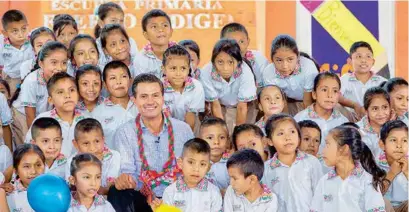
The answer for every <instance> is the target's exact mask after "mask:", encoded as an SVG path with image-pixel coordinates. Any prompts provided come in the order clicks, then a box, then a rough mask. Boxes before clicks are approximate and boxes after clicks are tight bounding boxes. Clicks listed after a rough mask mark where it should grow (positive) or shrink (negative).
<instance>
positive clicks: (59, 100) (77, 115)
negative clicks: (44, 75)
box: [25, 72, 87, 158]
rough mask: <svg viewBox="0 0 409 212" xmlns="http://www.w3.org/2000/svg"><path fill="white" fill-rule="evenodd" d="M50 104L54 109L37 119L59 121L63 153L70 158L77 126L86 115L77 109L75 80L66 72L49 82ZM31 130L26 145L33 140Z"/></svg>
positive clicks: (57, 74) (58, 74) (55, 75)
mask: <svg viewBox="0 0 409 212" xmlns="http://www.w3.org/2000/svg"><path fill="white" fill-rule="evenodd" d="M47 90H48V102H49V103H50V104H53V105H54V109H52V110H50V111H47V112H44V113H41V114H40V115H38V116H37V117H36V119H39V118H41V117H49V118H53V119H55V120H57V121H58V123H59V124H60V126H61V131H62V138H63V139H62V146H61V153H62V154H64V155H65V157H67V158H68V157H70V156H71V155H72V154H73V153H74V151H75V149H74V148H73V144H72V140H73V139H74V129H75V125H76V124H77V123H78V122H79V121H81V120H82V119H84V118H87V115H86V114H83V113H81V111H79V110H77V109H75V106H76V105H77V104H78V89H77V86H76V85H75V80H74V78H72V77H71V76H70V75H68V74H67V73H66V72H60V73H56V74H54V76H52V77H51V79H50V80H49V81H48V82H47ZM32 139H33V138H32V134H31V128H30V129H29V130H28V132H27V135H26V140H25V143H29V142H30V141H31V140H32Z"/></svg>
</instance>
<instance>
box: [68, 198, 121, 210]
mask: <svg viewBox="0 0 409 212" xmlns="http://www.w3.org/2000/svg"><path fill="white" fill-rule="evenodd" d="M67 212H115V209H114V208H113V207H112V205H111V203H109V202H108V201H107V200H105V199H104V196H102V195H99V194H97V195H96V196H95V197H94V202H92V205H91V207H90V208H89V209H87V208H86V207H85V206H84V205H81V203H80V202H79V201H77V200H75V199H74V198H73V197H71V205H70V208H69V209H68V211H67Z"/></svg>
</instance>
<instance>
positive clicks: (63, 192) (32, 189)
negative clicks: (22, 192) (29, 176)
mask: <svg viewBox="0 0 409 212" xmlns="http://www.w3.org/2000/svg"><path fill="white" fill-rule="evenodd" d="M27 199H28V203H29V204H30V206H31V208H32V209H33V210H35V211H36V212H66V211H67V210H68V208H69V207H70V202H71V193H70V189H69V187H68V184H67V182H65V180H64V179H62V178H61V177H58V176H56V175H52V174H43V175H40V176H38V177H36V178H34V180H33V181H31V183H30V185H29V186H28V190H27Z"/></svg>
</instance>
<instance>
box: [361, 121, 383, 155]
mask: <svg viewBox="0 0 409 212" xmlns="http://www.w3.org/2000/svg"><path fill="white" fill-rule="evenodd" d="M356 124H357V125H358V126H359V131H360V133H361V136H362V141H363V142H364V143H365V144H366V145H367V146H368V148H369V149H370V150H371V152H372V154H373V155H377V154H378V153H379V151H381V148H380V147H379V140H380V139H381V138H380V137H379V135H378V133H376V132H375V131H374V129H373V128H372V126H371V125H370V124H369V119H368V116H364V117H363V118H362V119H361V121H359V122H358V123H356Z"/></svg>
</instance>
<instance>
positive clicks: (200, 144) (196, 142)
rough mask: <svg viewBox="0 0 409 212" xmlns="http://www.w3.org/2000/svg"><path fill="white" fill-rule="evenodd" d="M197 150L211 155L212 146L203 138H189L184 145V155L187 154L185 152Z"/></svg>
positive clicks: (196, 151)
mask: <svg viewBox="0 0 409 212" xmlns="http://www.w3.org/2000/svg"><path fill="white" fill-rule="evenodd" d="M186 151H189V152H192V151H193V152H195V153H201V154H206V155H209V157H210V146H209V144H208V143H207V142H206V141H205V140H203V139H201V138H192V139H190V140H188V141H187V142H186V143H185V144H184V145H183V153H182V156H184V155H185V152H186Z"/></svg>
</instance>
